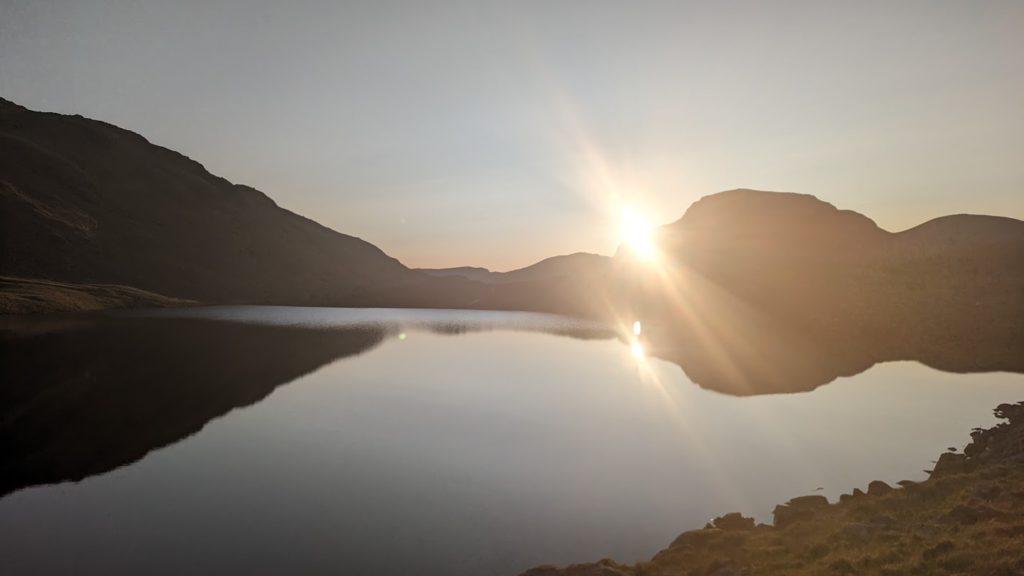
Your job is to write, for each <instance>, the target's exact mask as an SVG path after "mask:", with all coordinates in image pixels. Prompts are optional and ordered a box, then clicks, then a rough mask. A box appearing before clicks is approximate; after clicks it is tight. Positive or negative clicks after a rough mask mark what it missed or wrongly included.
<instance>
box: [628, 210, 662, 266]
mask: <svg viewBox="0 0 1024 576" xmlns="http://www.w3.org/2000/svg"><path fill="white" fill-rule="evenodd" d="M620 225H621V226H622V228H621V232H620V233H621V236H622V242H623V243H625V244H626V247H627V248H629V249H630V250H632V251H633V253H635V254H637V255H638V256H641V257H643V258H650V257H652V256H654V239H653V229H652V227H651V225H650V223H648V222H647V221H646V220H644V219H643V218H642V217H641V216H640V215H639V214H637V212H636V211H635V210H632V209H630V208H624V209H623V210H622V214H621V224H620Z"/></svg>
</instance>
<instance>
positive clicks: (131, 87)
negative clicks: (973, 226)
mask: <svg viewBox="0 0 1024 576" xmlns="http://www.w3.org/2000/svg"><path fill="white" fill-rule="evenodd" d="M0 95H2V96H4V97H6V98H8V99H11V100H14V101H15V102H18V103H20V104H23V105H25V106H28V107H29V108H33V109H38V110H51V111H58V112H66V113H80V114H82V115H85V116H89V117H93V118H98V119H102V120H106V121H108V122H111V123H114V124H117V125H119V126H122V127H125V128H128V129H130V130H134V131H136V132H139V133H141V134H142V135H144V136H146V137H147V138H148V139H149V140H150V141H152V142H155V143H157V144H160V145H163V146H166V147H168V148H172V149H174V150H177V151H179V152H182V153H184V154H186V155H188V156H190V157H192V158H194V159H196V160H198V161H199V162H201V163H203V164H204V165H205V166H206V167H207V169H209V170H210V171H211V172H213V173H215V174H218V175H221V176H224V177H226V178H228V179H230V180H232V181H234V182H239V183H244V184H249V185H251V186H254V187H256V188H259V189H260V190H263V191H264V192H266V193H267V194H269V195H270V196H271V197H273V198H274V199H275V200H277V202H278V203H279V204H281V205H282V206H285V207H286V208H289V209H292V210H294V211H296V212H299V213H301V214H304V215H307V216H310V217H312V218H314V219H315V220H318V221H320V222H322V223H324V224H326V225H328V226H331V227H333V228H335V229H337V230H340V231H342V232H345V233H349V234H353V235H356V236H360V237H362V238H365V239H367V240H369V241H371V242H373V243H375V244H377V245H378V246H380V247H381V248H383V249H384V250H385V251H387V252H388V253H390V254H392V255H393V256H396V257H397V258H399V259H401V260H402V261H403V262H405V263H406V264H409V265H413V266H451V265H461V264H470V265H480V266H488V267H491V268H495V269H508V268H514V267H518V266H522V265H526V264H529V263H531V262H533V261H535V260H538V259H540V258H543V257H546V256H549V255H552V254H559V253H569V252H575V251H591V252H600V253H606V254H607V253H611V252H613V251H614V249H615V245H616V242H617V231H616V229H617V222H618V215H617V210H618V208H619V206H620V205H622V204H630V205H634V206H635V207H636V209H637V210H639V211H641V212H643V213H645V214H647V216H648V217H649V218H650V219H652V220H653V221H654V222H656V223H662V222H668V221H671V220H675V219H676V218H678V217H679V216H680V215H682V213H683V212H684V211H685V209H686V207H687V206H688V205H689V204H690V203H691V202H692V201H694V200H695V199H697V198H699V197H701V196H703V195H706V194H709V193H712V192H716V191H720V190H725V189H729V188H737V187H750V188H759V189H766V190H787V191H795V192H805V193H811V194H815V195H817V196H818V197H820V198H822V199H824V200H827V201H829V202H832V203H833V204H836V205H837V206H839V207H841V208H851V209H855V210H858V211H861V212H864V213H865V214H867V215H868V216H870V217H872V218H874V219H875V220H876V221H877V222H878V223H879V224H880V225H882V226H883V227H885V228H888V229H890V230H897V229H903V228H907V227H910V226H913V225H915V224H918V223H920V222H923V221H924V220H927V219H929V218H932V217H935V216H939V215H942V214H947V213H955V212H974V213H990V214H1001V215H1007V216H1014V217H1017V218H1024V2H1021V1H1009V2H965V1H932V2H914V1H906V0H901V1H899V2H893V1H885V2H877V3H875V2H862V1H849V2H828V1H822V0H817V1H811V2H792V3H783V2H725V1H716V2H711V1H709V2H700V3H698V2H693V3H686V2H667V3H655V2H628V1H623V2H593V1H587V2H583V1H580V2H564V1H552V2H523V1H513V0H509V1H507V2H498V3H493V4H491V3H484V2H467V3H454V2H452V3H449V2H427V1H423V2H420V1H413V2H407V3H399V2H384V1H381V2H366V3H361V2H351V3H343V2H338V1H324V2H297V1H289V2H285V1H280V0H274V1H252V0H196V1H185V0H176V1H173V2H171V1H167V0H154V1H141V0H125V1H109V0H68V1H49V0H0Z"/></svg>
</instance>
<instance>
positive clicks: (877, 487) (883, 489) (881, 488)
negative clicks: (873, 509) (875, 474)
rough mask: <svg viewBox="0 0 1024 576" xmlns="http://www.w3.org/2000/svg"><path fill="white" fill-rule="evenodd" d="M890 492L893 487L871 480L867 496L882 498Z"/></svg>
mask: <svg viewBox="0 0 1024 576" xmlns="http://www.w3.org/2000/svg"><path fill="white" fill-rule="evenodd" d="M892 491H893V487H892V486H889V485H888V484H886V483H885V482H882V481H881V480H872V481H871V483H870V484H868V496H884V495H886V494H888V493H889V492H892Z"/></svg>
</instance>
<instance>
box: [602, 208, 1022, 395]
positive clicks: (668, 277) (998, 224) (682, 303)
mask: <svg viewBox="0 0 1024 576" xmlns="http://www.w3.org/2000/svg"><path fill="white" fill-rule="evenodd" d="M655 238H656V243H657V245H658V248H659V252H660V259H659V261H658V264H657V266H656V267H653V268H655V269H652V266H651V265H649V264H646V263H644V262H639V261H636V260H635V259H634V258H633V257H632V256H631V255H630V254H629V253H628V252H625V251H620V253H619V254H617V255H616V268H617V270H620V273H619V275H618V277H617V279H618V286H617V290H618V291H619V292H618V294H617V301H618V302H619V303H620V308H626V309H627V310H629V314H632V315H634V316H636V317H638V318H644V319H647V320H649V322H645V324H646V323H649V324H650V325H651V333H650V337H651V338H652V339H653V340H654V341H652V342H651V348H652V350H653V351H654V352H655V353H656V354H657V355H659V356H663V357H665V358H668V359H672V360H674V361H677V362H678V363H679V364H681V365H682V366H683V367H684V369H686V370H687V373H688V374H690V375H691V377H692V378H693V379H694V380H695V381H698V382H701V383H703V384H710V386H711V387H715V388H716V389H721V390H724V391H729V392H731V393H761V392H767V391H775V392H783V391H796V390H808V389H811V388H813V387H815V386H817V385H820V384H822V383H825V382H828V381H830V380H832V379H834V378H835V377H837V376H841V375H844V374H851V373H855V372H858V371H860V370H863V369H864V368H866V367H867V366H870V365H871V364H873V363H875V362H879V361H884V360H898V359H912V360H920V361H922V362H924V363H926V364H929V365H932V366H934V367H937V368H941V369H945V370H951V371H976V370H1013V371H1024V323H1022V322H1021V319H1022V318H1024V222H1021V221H1018V220H1014V219H1010V218H999V217H991V216H971V215H958V216H947V217H944V218H939V219H936V220H932V221H930V222H927V223H925V224H922V225H921V226H918V227H915V228H912V229H910V230H907V231H904V232H899V233H891V232H887V231H885V230H883V229H881V228H879V227H878V226H877V225H876V224H875V223H874V222H873V221H871V220H870V219H869V218H867V217H865V216H863V215H860V214H857V213H856V212H851V211H843V210H838V209H836V208H835V207H833V206H832V205H830V204H828V203H825V202H822V201H820V200H818V199H816V198H814V197H813V196H807V195H800V194H788V193H774V192H760V191H755V190H732V191H728V192H722V193H719V194H714V195H711V196H708V197H705V198H703V199H701V200H699V201H698V202H696V203H694V204H693V205H692V206H691V207H690V209H689V210H687V212H686V214H685V215H684V216H683V217H682V218H681V219H679V220H678V221H676V222H674V223H672V224H669V225H667V226H664V227H662V228H660V229H659V230H657V232H656V234H655ZM800 351H803V352H804V353H803V354H800V353H799V352H800Z"/></svg>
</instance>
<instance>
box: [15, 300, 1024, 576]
mask: <svg viewBox="0 0 1024 576" xmlns="http://www.w3.org/2000/svg"><path fill="white" fill-rule="evenodd" d="M166 316H175V317H181V316H203V317H206V318H216V319H218V320H219V321H223V322H248V323H264V324H272V325H275V326H282V327H284V326H307V327H308V326H311V325H315V326H318V327H320V328H322V329H324V330H335V331H337V330H359V329H366V328H372V329H375V330H379V332H380V334H381V336H380V338H379V341H375V344H373V345H369V346H366V347H365V349H361V350H360V351H359V352H360V353H358V354H355V355H346V356H345V357H341V358H339V359H337V360H334V361H332V362H320V363H313V365H311V366H310V368H309V370H312V371H311V372H309V373H306V374H305V375H302V376H299V377H297V378H295V379H294V380H291V381H290V382H288V383H283V384H282V385H280V386H278V387H276V388H275V389H273V391H272V392H271V393H270V394H269V395H268V396H266V397H265V398H263V399H262V400H258V401H256V403H254V404H251V405H248V406H245V407H241V408H238V409H234V410H232V411H230V412H228V413H226V414H224V415H221V416H217V417H215V418H213V419H212V420H210V421H209V422H208V423H206V425H205V426H204V427H202V429H201V431H199V432H198V433H195V434H192V435H188V436H186V437H184V438H181V439H180V440H177V441H174V442H172V443H170V444H169V445H166V446H165V447H162V448H158V449H155V450H152V451H150V452H149V453H148V454H146V455H145V456H144V457H142V458H141V459H140V460H137V461H135V462H134V463H131V464H129V465H126V466H122V467H119V468H116V469H113V470H111V471H108V472H105V473H101V474H98V475H92V476H88V477H86V478H85V479H84V480H82V481H80V482H64V483H58V484H49V485H39V486H30V487H27V488H23V489H20V490H16V491H14V492H11V493H9V494H7V495H6V496H5V497H3V498H2V499H0V573H2V574H119V573H124V574H127V573H137V574H184V573H188V574H226V573H235V574H242V573H244V574H281V573H301V574H382V575H388V574H396V575H397V574H449V575H488V574H494V575H499V576H500V575H512V574H516V573H518V572H519V571H522V570H524V569H526V568H528V567H531V566H534V565H537V564H542V563H555V564H562V563H569V562H575V561H584V560H593V559H598V558H602V557H614V558H617V559H619V560H623V561H631V560H638V559H643V558H647V557H649V556H650V555H652V554H653V553H654V552H656V551H657V550H659V549H660V548H662V547H664V546H665V545H667V544H668V543H669V542H670V541H671V540H672V539H673V538H674V537H675V536H676V535H677V534H678V533H680V532H682V531H684V530H687V529H692V528H697V527H700V526H702V525H703V524H704V522H706V521H707V520H708V519H709V518H710V517H712V516H715V515H718V514H722V513H725V512H728V511H741V512H744V513H746V514H749V515H754V516H756V517H757V518H758V519H760V520H762V521H770V518H771V509H772V507H773V506H774V505H775V504H777V503H779V502H782V501H785V500H786V499H788V498H790V497H793V496H797V495H801V494H807V493H812V492H813V491H814V490H815V489H816V488H818V487H822V488H823V490H822V491H821V493H823V494H825V495H826V496H828V497H829V498H830V499H834V498H836V497H837V496H838V494H840V493H841V492H846V491H849V490H851V489H852V488H854V487H858V486H859V487H864V486H865V485H866V484H867V483H868V482H869V481H870V480H874V479H881V480H885V481H889V482H895V481H898V480H901V479H923V478H924V477H925V473H924V472H923V470H925V469H928V468H930V467H931V461H932V460H933V459H934V458H935V457H936V456H937V455H938V454H939V453H940V452H941V451H943V450H944V449H945V448H946V447H947V446H962V445H963V444H964V443H965V442H966V440H967V439H968V433H969V431H970V429H971V428H972V427H975V426H982V425H988V424H990V423H992V422H993V421H994V419H993V417H992V415H991V410H992V408H993V407H994V406H995V405H997V404H999V403H1001V402H1010V401H1018V400H1021V399H1022V397H1024V377H1022V376H1021V375H1017V374H1004V373H992V374H974V375H958V374H947V373H942V372H938V371H935V370H933V369H930V368H927V367H924V366H922V365H919V364H916V363H909V362H905V363H904V362H898V363H887V364H882V365H878V366H875V367H874V368H872V369H870V370H868V371H866V372H864V373H861V374H859V375H857V376H854V377H850V378H845V379H840V380H837V381H835V382H833V383H831V384H829V385H827V386H823V387H821V388H819V389H817V390H815V391H813V392H808V393H801V394H791V395H771V396H754V397H743V398H740V397H731V396H726V395H722V394H719V393H716V392H710V391H707V390H704V389H702V388H700V387H698V386H696V385H694V384H693V383H691V382H690V381H689V380H688V379H687V378H686V376H685V373H684V372H683V370H681V369H680V367H679V366H676V365H673V364H669V363H667V362H664V361H661V360H657V359H652V358H638V357H636V356H634V355H633V354H631V351H630V348H629V346H627V345H625V344H624V343H623V342H621V341H620V340H618V339H615V338H614V337H612V336H611V335H610V334H609V333H607V332H605V331H603V330H602V329H601V328H600V327H595V326H593V325H587V324H581V323H578V322H574V321H570V320H567V319H563V318H558V317H553V316H544V315H536V314H522V313H500V312H498V313H496V312H462V311H410V310H401V311H398V310H345V309H309V308H269V307H260V308H256V307H244V308H243V307H237V308H209V309H199V310H185V311H181V310H178V311H166V312H160V313H154V317H153V318H151V319H138V320H137V321H139V322H151V323H158V322H161V321H164V320H165V318H164V317H166ZM82 329H83V330H89V329H90V328H88V327H86V328H82ZM112 353H113V351H112ZM263 354H265V352H264V353H263ZM55 360H59V358H58V359H55ZM183 361H184V362H187V359H184V360H183ZM231 361H232V362H241V363H244V362H245V361H246V360H245V358H244V355H243V356H242V359H241V360H238V359H237V357H235V358H233V359H232V360H231ZM139 385H140V386H143V385H145V384H144V382H140V383H139ZM70 417H73V415H72V416H70ZM116 417H117V415H113V416H111V418H116ZM7 441H12V439H7ZM0 457H2V456H0Z"/></svg>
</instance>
